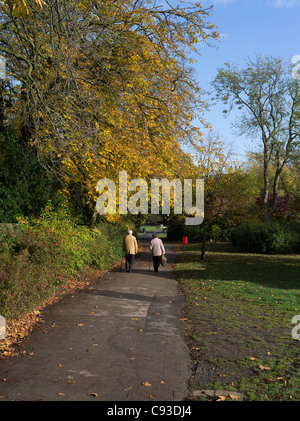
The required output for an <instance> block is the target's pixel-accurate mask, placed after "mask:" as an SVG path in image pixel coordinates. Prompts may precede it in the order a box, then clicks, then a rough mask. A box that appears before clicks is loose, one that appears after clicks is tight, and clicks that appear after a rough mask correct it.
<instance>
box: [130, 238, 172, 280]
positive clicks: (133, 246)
mask: <svg viewBox="0 0 300 421" xmlns="http://www.w3.org/2000/svg"><path fill="white" fill-rule="evenodd" d="M149 248H150V250H151V251H152V260H153V266H154V271H155V272H158V268H159V265H160V264H162V265H164V264H165V262H166V258H165V256H164V255H165V248H164V245H163V242H162V241H161V239H160V238H158V236H157V234H156V233H154V234H153V235H152V240H151V241H150V246H149ZM123 250H124V251H125V258H126V260H125V262H126V263H125V265H126V266H125V267H126V272H131V271H132V268H133V262H134V257H135V255H136V254H137V252H138V245H137V241H136V238H135V236H134V235H132V230H129V231H128V235H127V236H126V237H125V238H124V241H123Z"/></svg>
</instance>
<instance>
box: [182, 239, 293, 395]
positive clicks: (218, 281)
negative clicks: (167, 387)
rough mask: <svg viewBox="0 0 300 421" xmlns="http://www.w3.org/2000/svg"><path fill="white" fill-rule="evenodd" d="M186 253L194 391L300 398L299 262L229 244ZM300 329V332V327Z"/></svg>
mask: <svg viewBox="0 0 300 421" xmlns="http://www.w3.org/2000/svg"><path fill="white" fill-rule="evenodd" d="M200 248H201V244H200V245H199V244H191V245H188V246H187V247H184V248H183V247H182V250H184V253H182V254H181V255H180V257H179V259H178V261H177V262H176V265H175V272H176V276H177V278H178V280H179V282H180V285H181V288H182V291H183V293H184V294H185V296H186V304H185V308H184V320H185V323H186V340H187V344H188V346H189V349H190V353H191V358H192V361H193V364H194V366H193V376H192V378H191V380H190V389H191V391H192V390H196V389H198V390H199V389H214V390H217V389H222V390H229V391H230V390H231V391H236V392H240V393H243V394H246V395H247V398H248V400H255V401H268V400H271V401H289V400H299V399H300V358H299V348H300V342H299V340H295V339H293V337H292V329H293V328H295V325H293V324H292V318H293V317H294V316H295V315H299V314H300V305H299V304H300V294H299V292H300V291H299V290H300V256H299V255H292V256H286V255H285V256H283V255H275V256H274V255H273V256H268V255H258V254H241V253H237V252H235V250H234V249H233V248H232V246H230V245H229V244H221V243H219V244H218V243H216V244H213V243H210V244H209V245H208V252H207V258H206V260H205V261H201V259H200ZM299 330H300V328H299Z"/></svg>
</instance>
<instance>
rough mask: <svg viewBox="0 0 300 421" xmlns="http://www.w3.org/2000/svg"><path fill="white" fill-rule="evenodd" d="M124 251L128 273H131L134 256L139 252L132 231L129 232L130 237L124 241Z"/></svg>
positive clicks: (127, 236)
mask: <svg viewBox="0 0 300 421" xmlns="http://www.w3.org/2000/svg"><path fill="white" fill-rule="evenodd" d="M123 250H124V251H125V258H126V272H131V271H132V267H133V262H134V256H135V255H136V254H137V252H138V245H137V241H136V238H135V236H134V235H132V230H129V231H128V235H126V237H125V238H124V241H123Z"/></svg>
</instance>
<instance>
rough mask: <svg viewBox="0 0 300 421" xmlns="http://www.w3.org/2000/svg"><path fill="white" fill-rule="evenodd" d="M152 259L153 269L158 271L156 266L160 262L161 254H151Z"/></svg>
mask: <svg viewBox="0 0 300 421" xmlns="http://www.w3.org/2000/svg"><path fill="white" fill-rule="evenodd" d="M152 259H153V266H154V271H155V272H158V268H159V265H160V263H161V256H152Z"/></svg>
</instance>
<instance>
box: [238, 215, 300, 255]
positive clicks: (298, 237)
mask: <svg viewBox="0 0 300 421" xmlns="http://www.w3.org/2000/svg"><path fill="white" fill-rule="evenodd" d="M231 241H232V244H233V245H234V246H236V247H237V248H238V250H239V251H241V252H246V253H261V254H293V253H299V252H300V227H299V225H297V224H293V225H291V224H280V223H279V222H269V223H264V224H260V225H251V224H243V225H240V226H238V227H237V228H235V229H234V230H233V231H232V233H231Z"/></svg>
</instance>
